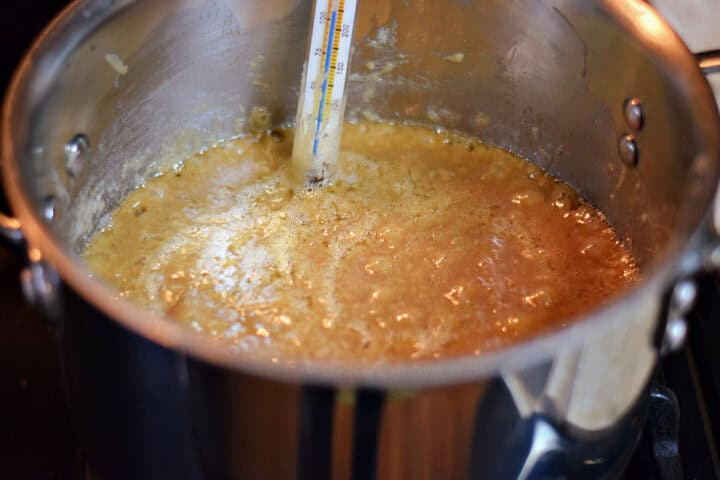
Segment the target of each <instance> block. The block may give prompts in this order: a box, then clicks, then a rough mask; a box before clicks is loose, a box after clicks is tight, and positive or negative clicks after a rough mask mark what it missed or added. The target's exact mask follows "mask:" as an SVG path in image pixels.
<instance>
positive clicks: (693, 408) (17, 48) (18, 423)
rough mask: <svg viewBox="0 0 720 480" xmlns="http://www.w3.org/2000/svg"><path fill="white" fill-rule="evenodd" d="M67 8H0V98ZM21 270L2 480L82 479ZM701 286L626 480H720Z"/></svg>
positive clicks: (0, 413) (717, 317)
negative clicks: (36, 41)
mask: <svg viewBox="0 0 720 480" xmlns="http://www.w3.org/2000/svg"><path fill="white" fill-rule="evenodd" d="M67 3H68V2H67V1H66V0H22V1H17V0H13V1H10V0H5V1H3V2H2V4H1V5H0V36H1V37H2V40H3V41H2V45H3V47H2V48H1V49H0V91H4V89H5V87H6V85H7V82H8V80H9V78H10V75H11V74H12V71H13V70H14V68H15V66H16V65H17V63H18V62H19V60H20V57H21V56H22V54H23V52H24V51H25V50H26V49H27V46H28V45H29V44H30V42H31V41H32V39H33V38H34V37H35V36H36V35H37V33H38V32H39V31H40V30H41V28H42V27H43V26H44V25H45V24H47V23H48V21H49V20H50V19H51V18H52V16H53V15H54V14H55V13H57V12H58V11H59V10H60V9H61V8H62V7H63V6H64V5H65V4H67ZM0 206H4V205H0ZM21 267H22V264H21V261H20V260H19V259H17V258H15V257H13V256H12V255H11V254H9V253H7V252H4V251H0V311H2V312H4V314H3V315H2V319H1V320H0V478H8V479H55V480H64V479H78V478H82V477H83V475H82V466H81V463H82V462H81V460H80V459H79V458H78V457H77V449H76V447H75V439H74V434H73V427H72V422H71V419H70V416H69V411H68V408H67V405H66V402H65V398H64V395H63V389H62V383H61V372H60V367H59V363H58V355H57V349H56V346H55V342H54V338H53V333H52V330H51V328H50V327H48V326H47V325H46V324H45V323H44V322H43V320H42V319H41V318H40V317H39V316H38V315H37V314H36V313H35V312H34V311H33V310H32V309H31V308H30V307H29V306H28V305H27V304H26V303H25V302H24V301H23V299H22V295H21V292H20V288H19V282H18V276H19V271H20V268H21ZM701 283H702V285H701V292H702V295H701V297H700V302H699V305H698V307H697V308H696V312H695V314H694V318H692V321H691V329H690V335H689V344H688V345H687V346H686V348H685V349H684V350H682V351H681V352H679V353H676V354H673V355H671V356H669V357H668V358H666V359H665V360H664V361H663V364H662V367H661V369H659V371H658V374H657V380H656V383H657V384H656V387H655V391H656V393H657V395H656V398H655V400H654V401H653V402H652V405H653V408H652V413H651V415H650V417H649V419H648V423H647V424H646V427H645V433H644V435H643V438H642V440H641V442H640V444H639V445H638V448H637V451H636V453H635V455H634V456H633V458H632V460H631V462H630V465H629V467H628V470H627V471H626V473H625V476H624V478H626V479H648V480H654V479H662V480H674V479H677V478H685V479H696V480H720V463H719V462H718V454H719V451H718V448H717V444H716V439H718V438H720V347H716V344H717V341H718V340H717V339H720V280H718V278H717V277H713V276H708V277H707V278H705V279H703V280H702V282H701ZM673 397H675V398H676V402H675V404H676V405H674V404H673V401H672V399H673ZM678 412H679V414H678Z"/></svg>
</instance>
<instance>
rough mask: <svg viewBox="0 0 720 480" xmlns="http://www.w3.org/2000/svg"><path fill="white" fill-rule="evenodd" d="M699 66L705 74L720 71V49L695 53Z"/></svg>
mask: <svg viewBox="0 0 720 480" xmlns="http://www.w3.org/2000/svg"><path fill="white" fill-rule="evenodd" d="M695 58H697V61H698V66H699V67H700V70H701V71H702V72H703V73H704V74H705V75H710V74H712V73H720V50H708V51H706V52H700V53H696V54H695Z"/></svg>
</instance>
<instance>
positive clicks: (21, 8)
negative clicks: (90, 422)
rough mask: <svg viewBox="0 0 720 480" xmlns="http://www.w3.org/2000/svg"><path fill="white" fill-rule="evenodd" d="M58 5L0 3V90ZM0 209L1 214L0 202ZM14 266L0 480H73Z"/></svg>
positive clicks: (55, 379) (65, 436)
mask: <svg viewBox="0 0 720 480" xmlns="http://www.w3.org/2000/svg"><path fill="white" fill-rule="evenodd" d="M68 3H69V2H68V1H65V0H21V1H18V0H2V1H1V2H0V45H1V47H0V91H1V92H3V96H4V92H5V90H6V88H7V85H8V83H9V82H10V78H11V76H12V73H13V71H14V70H15V67H16V66H17V65H18V63H19V62H20V59H21V58H22V56H23V54H24V53H25V52H26V51H27V50H28V48H29V47H30V44H31V42H32V40H33V39H34V38H35V37H36V36H37V34H38V33H39V32H40V31H41V30H42V28H43V27H44V26H45V25H46V24H47V23H48V22H50V20H51V19H52V18H53V17H54V16H55V15H56V14H57V13H58V12H59V11H60V10H62V8H63V7H64V6H65V5H67V4H68ZM0 208H2V210H3V211H6V207H5V202H4V199H3V200H2V201H1V202H0ZM21 266H22V263H21V261H20V260H19V259H18V258H16V257H14V256H13V255H12V254H10V253H8V252H7V251H6V250H4V249H0V478H3V479H8V480H11V479H58V480H60V479H66V478H72V477H74V474H73V473H72V472H74V471H75V468H76V464H77V462H75V456H76V454H75V447H74V440H73V438H72V435H71V432H72V429H71V428H70V419H69V414H68V411H67V407H66V404H65V401H64V398H63V391H62V387H61V383H60V378H61V377H60V372H59V367H58V360H57V350H56V348H55V345H54V339H53V337H52V332H51V331H50V330H49V329H48V328H47V327H46V325H45V323H44V322H43V320H42V319H40V318H39V317H38V315H36V314H35V312H34V311H33V310H32V309H31V308H30V307H29V306H28V305H27V304H26V303H25V302H24V301H23V299H22V294H21V292H20V288H19V285H20V283H19V281H18V276H19V271H20V268H21Z"/></svg>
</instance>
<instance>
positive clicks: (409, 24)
mask: <svg viewBox="0 0 720 480" xmlns="http://www.w3.org/2000/svg"><path fill="white" fill-rule="evenodd" d="M80 3H81V4H82V5H81V6H79V7H78V8H77V9H76V12H77V13H76V15H75V16H74V17H66V18H65V19H64V20H62V21H61V22H60V23H59V24H58V25H56V29H55V33H53V34H52V35H51V36H50V38H49V39H48V40H50V43H48V44H46V45H45V46H44V47H43V48H42V49H40V50H39V51H38V52H36V56H35V65H34V66H33V68H32V71H33V73H34V77H33V78H32V81H31V82H30V83H29V84H28V85H27V86H26V87H25V89H24V90H21V91H20V92H19V97H20V99H21V100H20V101H21V102H24V107H26V108H24V109H22V110H23V111H24V112H27V113H25V114H24V116H21V117H22V118H18V122H16V124H14V125H12V127H11V128H12V129H13V134H14V136H15V138H17V142H18V145H19V149H20V151H21V152H22V154H23V155H19V157H20V161H21V162H22V169H23V179H22V180H23V182H24V183H25V188H26V189H27V191H28V192H30V194H31V195H32V197H33V199H34V201H35V202H36V204H37V205H38V210H40V208H41V206H42V202H43V200H44V199H45V198H46V197H47V196H53V197H55V198H56V202H57V214H56V222H55V224H54V227H53V228H54V231H55V233H56V234H57V236H58V237H59V238H60V239H61V240H62V241H63V242H65V243H66V244H67V245H68V248H69V249H70V250H71V251H73V252H74V253H75V254H78V253H80V252H81V250H82V248H83V245H84V244H85V242H86V241H87V239H88V238H89V236H90V235H92V234H93V233H94V232H95V231H96V230H97V229H98V228H99V226H101V225H102V222H103V219H104V218H106V217H107V215H108V214H109V213H110V212H111V211H112V210H113V208H114V207H115V206H116V205H117V204H118V202H119V201H120V200H121V199H122V198H123V197H124V196H125V195H126V194H127V193H128V192H129V191H130V190H131V189H133V188H135V187H136V186H138V185H141V184H142V183H143V181H144V180H145V179H147V178H148V176H151V175H153V174H154V173H156V172H159V171H161V170H163V169H165V168H168V166H170V165H172V164H174V163H176V162H181V161H182V160H183V158H185V157H186V156H187V155H189V154H191V153H193V152H196V151H198V150H199V149H200V148H202V147H203V146H207V145H211V144H213V143H215V142H217V141H219V140H221V139H224V138H228V137H232V136H235V135H238V134H240V133H242V132H244V131H245V130H246V128H247V119H248V116H249V114H250V112H251V111H252V109H253V108H255V107H264V108H267V109H268V110H269V111H270V112H271V113H272V118H273V119H274V123H276V124H278V125H280V124H283V123H287V122H290V121H292V120H293V118H294V114H295V107H296V105H297V94H298V83H299V78H300V72H301V69H302V63H303V57H304V55H305V48H306V46H305V44H306V38H307V35H308V19H309V18H310V11H309V8H310V7H309V3H310V2H306V1H299V0H266V1H263V2H239V1H235V0H146V1H136V2H132V1H125V2H116V3H115V4H113V6H112V7H108V2H101V1H86V2H80ZM621 3H622V5H621ZM623 5H624V6H623ZM645 8H646V7H641V6H636V5H635V4H634V3H633V2H618V3H615V2H608V3H607V4H602V3H599V2H594V1H549V0H547V1H535V2H529V1H527V2H525V1H517V0H511V1H508V0H489V1H485V2H467V1H454V0H453V1H445V2H428V1H421V0H410V1H407V0H392V1H387V2H385V1H363V2H360V12H359V18H358V25H357V41H356V47H355V50H354V54H353V59H352V64H351V70H352V72H353V73H352V75H351V84H350V96H349V99H348V112H349V113H348V115H349V117H350V118H370V119H374V118H379V119H385V120H392V121H410V122H419V123H425V124H432V125H439V126H442V127H445V128H451V129H457V130H461V131H464V132H468V133H472V134H475V135H477V136H479V137H480V138H481V139H482V140H484V141H485V142H487V143H491V144H496V145H499V146H502V147H505V148H508V149H510V150H512V151H513V152H516V153H518V154H520V155H521V156H523V157H525V158H527V159H529V160H531V161H533V162H535V163H537V164H539V165H540V166H541V167H543V168H545V169H547V170H549V171H551V172H553V173H554V174H556V175H558V176H559V177H560V178H562V179H564V180H566V181H568V182H569V183H571V184H572V185H574V186H575V187H577V188H578V189H579V190H580V191H581V192H583V194H584V195H586V196H587V198H588V199H590V200H591V201H592V202H593V203H594V204H595V205H596V206H598V207H599V208H600V209H601V210H602V211H604V212H605V214H606V215H607V217H608V219H609V220H610V222H611V223H612V224H613V225H614V226H615V228H616V229H617V230H618V232H619V233H620V235H621V236H623V237H625V238H628V239H629V240H630V244H631V248H632V249H633V250H634V253H635V254H636V256H637V257H638V259H639V261H640V264H641V265H642V266H647V265H648V264H649V263H650V262H652V261H653V260H657V259H659V258H661V257H662V256H664V255H665V254H667V253H669V252H671V251H672V249H673V248H674V245H677V244H679V243H680V242H685V241H686V240H687V238H688V237H689V235H690V233H691V232H692V230H693V229H694V228H696V226H697V225H698V224H699V222H700V221H701V218H702V216H703V214H704V209H705V207H706V206H707V205H708V204H709V202H710V198H711V195H712V191H713V190H714V187H715V181H716V178H717V174H718V172H717V169H718V166H717V165H716V164H714V163H712V162H711V161H710V160H712V158H713V157H710V156H708V155H707V152H711V153H712V154H713V155H714V152H713V150H712V149H713V148H716V147H717V145H711V144H709V143H708V140H707V135H704V132H703V131H702V130H701V129H699V127H698V125H697V117H698V115H699V114H700V113H702V114H706V113H707V112H706V110H707V109H708V108H711V109H713V110H708V111H711V112H712V113H711V116H713V117H714V116H715V115H716V113H715V112H714V107H710V106H703V105H698V104H697V103H698V102H697V100H698V95H697V85H693V84H691V83H692V82H689V81H688V80H687V75H686V76H683V75H679V73H680V72H682V71H687V70H688V69H692V68H693V65H692V61H691V57H690V56H689V55H687V54H686V52H685V51H684V47H683V46H682V44H681V43H680V42H679V40H677V39H676V38H675V37H674V36H673V35H672V34H670V33H669V32H667V31H665V30H664V29H665V28H666V27H665V26H664V25H662V24H659V23H657V21H655V24H652V22H651V21H650V20H652V18H651V17H647V16H646V17H647V18H649V19H650V20H647V21H646V22H645V23H647V25H646V24H645V23H643V22H644V21H643V20H642V19H643V18H644V17H642V16H640V17H638V12H640V13H643V12H645V10H644V9H645ZM628 18H639V20H638V21H637V22H636V23H635V24H630V23H629V21H628V20H627V19H628ZM623 19H624V20H623ZM653 29H654V30H653ZM658 32H659V33H658ZM660 34H661V35H663V36H664V37H663V38H664V40H663V42H659V41H657V38H656V37H655V36H653V35H660ZM456 53H461V54H463V59H462V61H461V62H457V61H450V60H448V58H447V57H448V56H449V55H452V54H456ZM108 55H113V56H117V57H108ZM112 58H116V59H117V60H121V61H122V63H124V64H125V65H126V66H127V71H126V72H125V71H124V69H123V68H122V66H120V67H121V68H113V66H112V65H111V63H113V62H111V61H109V60H112ZM454 58H455V59H457V58H458V57H457V56H456V57H454ZM114 63H117V62H114ZM116 66H117V65H116ZM690 73H691V74H692V75H694V77H692V75H691V78H695V77H697V80H700V75H699V73H697V72H692V71H691V72H690ZM701 93H702V89H701ZM628 97H638V98H640V99H641V100H642V102H643V105H644V108H645V121H644V126H643V129H642V130H641V131H635V132H633V131H631V130H630V129H629V127H628V126H627V125H626V123H625V120H624V119H623V102H624V101H625V100H626V99H627V98H628ZM700 97H702V95H700ZM707 98H708V99H709V98H710V96H709V94H708V95H707ZM701 99H702V98H701ZM703 109H705V110H703ZM699 112H700V113H699ZM700 128H701V127H700ZM78 133H83V134H85V135H86V136H87V138H88V139H89V142H90V145H91V148H90V151H89V152H88V153H87V154H82V155H80V157H79V158H78V159H76V160H77V162H76V164H75V174H74V176H71V175H69V174H68V173H67V171H66V163H67V153H66V151H65V144H66V143H67V141H68V140H69V139H71V138H72V137H74V136H75V135H76V134H78ZM624 133H634V135H635V137H636V139H637V142H638V148H639V152H640V155H639V163H638V165H637V167H636V168H628V167H626V166H624V165H623V163H622V162H621V161H620V159H619V156H618V148H617V143H618V139H619V137H620V136H621V135H623V134H624ZM713 138H714V137H713Z"/></svg>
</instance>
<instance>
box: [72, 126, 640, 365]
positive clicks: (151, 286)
mask: <svg viewBox="0 0 720 480" xmlns="http://www.w3.org/2000/svg"><path fill="white" fill-rule="evenodd" d="M291 138H292V135H291V134H290V133H286V134H282V133H280V134H276V135H274V136H265V135H262V136H248V137H246V138H241V139H238V140H233V141H228V142H225V143H223V144H221V145H219V146H217V147H215V148H213V149H211V150H209V151H207V152H205V153H202V154H198V155H196V156H194V157H192V158H190V159H188V160H187V161H186V162H185V166H184V168H183V170H182V171H181V172H179V173H174V172H172V171H171V172H168V173H166V174H164V175H162V176H160V177H158V178H155V179H153V180H151V181H150V182H149V183H148V184H147V186H146V187H144V188H141V189H138V190H136V191H134V192H132V193H131V194H130V195H129V196H128V197H127V198H126V199H125V201H124V202H123V204H122V205H121V206H120V207H119V208H118V209H117V211H116V212H115V213H114V214H113V218H112V224H111V226H109V227H107V228H106V229H104V230H103V231H102V232H101V233H99V234H98V235H96V237H95V238H94V239H93V241H92V242H91V244H90V245H89V247H88V249H87V251H86V253H85V258H86V259H87V261H88V262H89V264H90V266H91V268H92V270H93V271H94V272H96V273H97V275H98V276H100V277H102V278H105V279H107V280H109V281H110V282H112V283H113V284H114V285H116V286H117V287H118V289H119V290H120V292H121V293H120V294H121V295H122V296H124V297H129V298H131V299H133V300H135V301H136V302H139V303H140V304H142V305H145V306H147V307H149V308H151V309H153V310H154V311H156V312H158V313H161V314H166V315H168V316H169V317H171V318H173V319H175V320H176V321H178V322H180V323H183V324H186V325H188V326H190V327H191V328H194V329H196V330H198V331H200V332H203V333H205V334H207V335H210V336H212V337H214V338H217V339H218V341H222V342H228V343H229V344H232V345H235V346H236V348H241V349H245V350H251V351H254V352H257V353H258V354H261V355H266V356H268V357H279V358H284V359H287V358H290V359H292V358H317V359H326V360H338V361H356V362H357V361H386V362H395V361H402V360H407V359H426V358H439V357H448V356H458V355H464V354H476V355H477V354H481V353H483V352H487V351H490V350H494V349H497V348H500V347H502V346H506V345H508V344H511V343H515V342H519V341H522V340H524V339H527V338H529V337H532V336H533V335H537V334H538V333H539V332H543V331H547V330H550V329H553V328H557V327H560V326H562V325H564V324H565V322H566V321H567V320H568V319H569V318H570V317H571V316H573V315H576V314H579V313H583V312H585V311H587V310H588V309H590V308H592V307H594V306H596V305H597V304H599V303H601V302H603V301H604V300H606V299H607V298H608V297H610V296H612V295H614V294H616V293H617V292H618V291H620V290H622V289H623V288H624V287H625V286H626V285H627V284H628V283H630V282H632V281H633V280H634V279H635V278H636V277H637V269H636V266H635V264H634V261H633V259H632V257H631V256H630V254H629V253H628V252H627V251H626V249H625V248H624V247H623V246H622V244H621V243H620V242H619V241H618V239H617V238H616V236H615V234H614V232H613V230H612V229H611V228H610V227H609V226H608V224H607V223H606V221H605V220H604V218H603V216H602V215H601V214H600V213H599V212H597V211H596V210H595V209H593V208H592V207H591V206H589V205H588V204H587V203H585V202H584V201H583V200H582V199H581V198H580V197H579V196H578V195H577V194H576V193H575V192H574V191H573V190H572V189H570V187H568V186H567V185H565V184H563V183H561V182H559V181H557V180H555V179H554V178H552V177H551V176H549V175H547V174H546V173H544V172H542V171H541V170H539V169H538V168H536V167H534V166H533V165H531V164H530V163H528V162H526V161H524V160H522V159H520V158H518V157H516V156H514V155H512V154H510V153H508V152H505V151H502V150H499V149H496V148H491V147H487V146H484V145H481V144H480V143H478V142H477V141H476V140H474V139H472V138H470V137H464V136H459V135H451V134H447V133H436V132H434V131H431V130H428V129H424V128H420V127H409V126H387V125H376V124H361V125H347V126H346V127H345V131H344V135H343V141H342V152H343V153H342V154H341V156H340V159H339V166H338V168H339V172H340V173H339V179H338V181H337V183H336V184H335V185H333V186H330V187H325V188H322V189H317V190H314V191H304V190H300V189H297V188H295V186H294V185H293V184H292V183H291V182H290V181H289V180H288V169H289V155H290V152H291V149H292V146H291V143H290V141H289V140H288V139H291Z"/></svg>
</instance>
